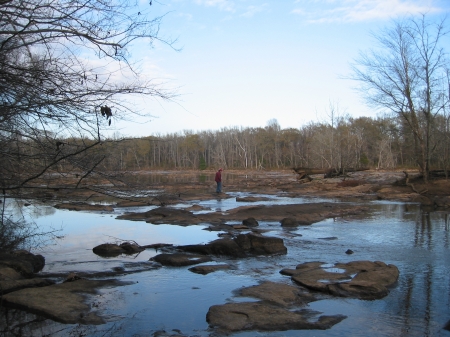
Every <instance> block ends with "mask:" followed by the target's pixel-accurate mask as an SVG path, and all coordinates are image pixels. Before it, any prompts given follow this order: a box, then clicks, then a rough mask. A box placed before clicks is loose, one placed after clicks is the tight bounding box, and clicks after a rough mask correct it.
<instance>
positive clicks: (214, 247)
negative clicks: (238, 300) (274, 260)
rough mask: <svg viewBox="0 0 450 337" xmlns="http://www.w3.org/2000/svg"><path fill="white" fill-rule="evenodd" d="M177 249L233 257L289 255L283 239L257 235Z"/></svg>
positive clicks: (238, 236) (240, 235)
mask: <svg viewBox="0 0 450 337" xmlns="http://www.w3.org/2000/svg"><path fill="white" fill-rule="evenodd" d="M177 248H178V249H180V250H183V251H186V252H192V253H198V254H204V255H219V256H221V255H222V256H223V255H224V256H231V257H246V256H249V255H277V254H286V253H287V248H286V246H285V245H284V243H283V239H281V238H276V237H269V236H263V235H260V234H257V233H248V234H239V235H237V236H236V237H235V238H233V239H229V238H224V239H218V240H215V241H212V242H210V243H208V244H205V245H185V246H178V247H177Z"/></svg>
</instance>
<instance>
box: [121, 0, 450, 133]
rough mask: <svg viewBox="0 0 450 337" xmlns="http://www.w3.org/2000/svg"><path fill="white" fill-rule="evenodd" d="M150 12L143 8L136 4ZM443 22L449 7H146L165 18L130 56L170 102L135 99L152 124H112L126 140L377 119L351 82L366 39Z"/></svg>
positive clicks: (241, 3)
mask: <svg viewBox="0 0 450 337" xmlns="http://www.w3.org/2000/svg"><path fill="white" fill-rule="evenodd" d="M141 1H142V3H141V6H142V5H148V0H145V1H144V0H141ZM423 13H426V14H427V16H428V17H429V18H442V17H443V16H445V15H447V14H449V13H450V1H449V0H341V1H339V0H287V1H284V0H281V1H280V0H278V1H256V0H153V1H152V6H151V7H150V14H151V15H154V16H160V15H164V18H163V20H162V23H161V26H160V31H159V35H160V37H161V38H162V39H166V40H176V41H175V42H174V44H173V46H172V47H170V46H168V45H167V44H164V43H161V42H158V41H156V42H155V43H154V44H153V46H152V47H151V48H150V47H149V46H148V45H147V44H137V45H135V46H133V48H132V49H131V50H130V51H131V53H132V56H133V60H134V61H137V62H138V63H139V67H138V69H139V74H140V76H142V77H146V78H153V79H155V80H156V81H162V82H164V83H165V86H166V88H167V89H169V90H173V91H174V92H176V94H177V96H176V97H175V98H174V99H173V100H172V101H162V100H155V99H148V98H147V99H144V98H133V102H132V103H133V105H134V106H135V107H136V110H138V111H140V112H143V113H146V114H150V115H152V116H153V118H150V119H145V120H143V119H136V120H135V121H134V122H133V123H130V122H117V123H116V125H115V127H116V128H117V129H118V131H119V132H120V134H122V135H125V136H135V137H140V136H149V135H165V134H172V133H181V134H183V133H185V132H200V131H208V130H212V131H214V130H220V129H222V128H230V127H243V128H246V127H265V126H266V125H267V124H268V121H269V120H273V119H276V120H277V122H278V124H279V125H280V127H281V128H282V129H286V128H301V127H302V126H304V125H306V124H308V123H310V122H324V121H327V120H329V117H328V116H329V110H330V105H332V106H334V107H335V108H336V109H337V111H338V113H339V114H341V115H344V114H348V115H350V116H352V117H355V118H356V117H360V116H368V117H373V118H375V117H377V116H378V114H379V112H377V111H374V110H373V109H370V108H369V107H367V106H366V105H365V103H364V101H363V100H362V98H361V97H360V94H358V92H357V91H356V90H355V89H356V88H357V86H358V83H356V82H354V81H352V80H349V79H348V77H349V76H350V75H351V69H350V65H351V63H352V62H353V61H354V60H355V58H357V57H358V55H359V53H360V52H361V51H365V50H368V49H369V48H371V45H372V44H373V42H374V40H373V39H372V38H371V33H373V32H375V33H376V32H378V31H380V29H382V28H384V27H387V26H389V25H391V24H392V22H393V20H396V19H400V18H405V17H410V16H419V15H421V14H423Z"/></svg>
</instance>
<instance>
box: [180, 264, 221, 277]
mask: <svg viewBox="0 0 450 337" xmlns="http://www.w3.org/2000/svg"><path fill="white" fill-rule="evenodd" d="M226 269H230V266H229V265H228V264H214V265H205V266H195V267H192V268H189V270H190V271H191V272H193V273H196V274H202V275H206V274H209V273H214V272H216V271H218V270H226Z"/></svg>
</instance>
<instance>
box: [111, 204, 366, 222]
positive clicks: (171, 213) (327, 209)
mask: <svg viewBox="0 0 450 337" xmlns="http://www.w3.org/2000/svg"><path fill="white" fill-rule="evenodd" d="M366 211H367V208H366V207H362V206H358V205H351V204H339V203H304V204H293V205H255V206H241V207H237V208H234V209H231V210H229V211H227V212H212V213H205V214H193V213H192V212H190V211H188V210H185V209H178V208H171V207H160V208H157V209H153V210H150V211H147V212H143V213H137V212H136V213H126V214H123V215H120V216H118V217H117V219H124V220H135V221H146V222H151V223H154V224H162V223H164V224H177V225H182V226H187V225H194V224H200V223H212V224H217V223H224V222H226V221H233V220H237V221H243V220H245V219H249V218H253V219H255V220H256V221H281V220H282V219H284V218H293V219H295V220H294V221H296V222H297V224H301V225H309V224H312V223H315V222H319V221H322V220H324V219H328V218H333V217H340V216H346V215H357V214H363V213H364V212H366Z"/></svg>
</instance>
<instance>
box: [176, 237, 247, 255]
mask: <svg viewBox="0 0 450 337" xmlns="http://www.w3.org/2000/svg"><path fill="white" fill-rule="evenodd" d="M177 248H178V249H180V250H183V251H185V252H191V253H197V254H203V255H217V256H232V257H245V256H246V254H245V251H244V249H242V248H241V247H239V245H238V244H237V243H236V242H235V240H233V239H229V238H221V239H217V240H214V241H212V242H210V243H207V244H205V245H186V246H178V247H177Z"/></svg>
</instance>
